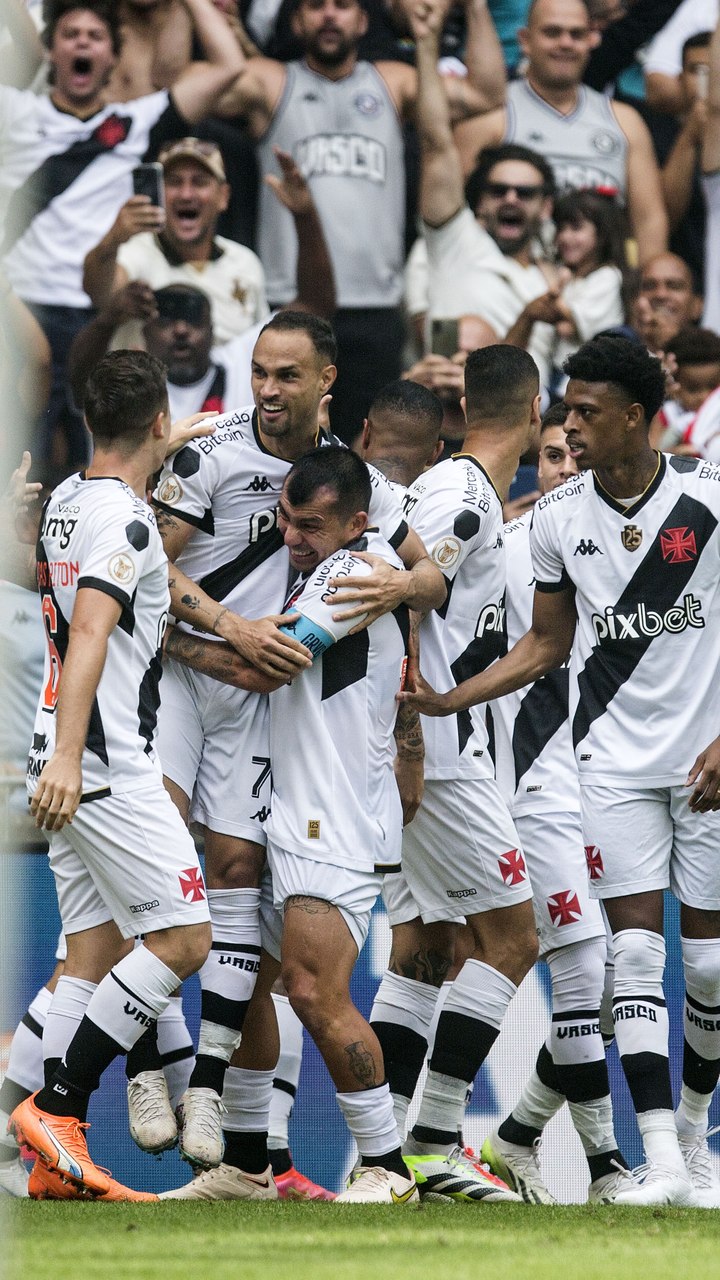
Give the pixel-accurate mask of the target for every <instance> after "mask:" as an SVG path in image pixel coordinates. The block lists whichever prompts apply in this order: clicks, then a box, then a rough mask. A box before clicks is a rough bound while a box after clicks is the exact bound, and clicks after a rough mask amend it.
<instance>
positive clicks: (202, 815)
mask: <svg viewBox="0 0 720 1280" xmlns="http://www.w3.org/2000/svg"><path fill="white" fill-rule="evenodd" d="M161 691H162V702H161V704H160V710H159V713H158V730H157V744H156V746H157V752H158V756H159V758H160V761H161V763H162V769H163V773H164V774H165V775H166V777H168V778H170V779H171V781H172V782H175V783H176V784H177V785H178V786H179V787H181V788H182V790H183V791H184V792H185V795H186V796H190V797H191V806H190V817H191V819H192V820H193V821H195V822H200V823H202V824H203V826H205V827H209V828H210V830H211V831H217V832H219V833H220V834H221V835H228V836H238V837H239V838H240V839H241V840H253V841H254V842H255V843H256V844H260V845H263V847H264V845H265V843H266V838H265V831H264V829H263V823H264V822H265V820H266V818H267V816H268V813H269V812H270V790H271V785H272V779H271V776H270V749H269V712H268V701H267V698H266V697H265V695H264V694H258V693H249V692H248V691H247V690H246V689H236V688H234V687H233V686H232V685H229V684H222V682H221V681H219V680H213V679H211V677H210V676H204V675H201V674H200V673H199V672H197V671H189V670H188V669H187V668H185V667H181V666H180V664H179V663H177V662H172V661H169V662H166V664H165V668H164V671H163V678H162V686H161Z"/></svg>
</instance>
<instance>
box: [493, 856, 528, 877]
mask: <svg viewBox="0 0 720 1280" xmlns="http://www.w3.org/2000/svg"><path fill="white" fill-rule="evenodd" d="M498 866H499V868H500V875H501V876H502V878H503V880H504V882H505V884H509V885H513V884H522V882H523V880H527V867H526V866H525V859H524V858H523V856H522V854H521V852H520V850H519V849H509V850H508V852H507V853H504V854H503V856H502V858H498Z"/></svg>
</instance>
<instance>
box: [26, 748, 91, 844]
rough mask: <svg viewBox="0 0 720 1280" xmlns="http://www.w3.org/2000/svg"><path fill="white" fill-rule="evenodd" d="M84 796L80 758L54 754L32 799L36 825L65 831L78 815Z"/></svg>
mask: <svg viewBox="0 0 720 1280" xmlns="http://www.w3.org/2000/svg"><path fill="white" fill-rule="evenodd" d="M81 796H82V770H81V768H80V761H79V760H75V759H72V760H69V759H68V758H67V757H65V756H59V755H57V754H55V755H53V756H51V758H50V759H49V760H48V762H47V764H46V765H45V768H44V769H43V771H42V773H41V774H40V778H39V780H38V784H37V787H36V789H35V794H34V795H33V797H32V799H31V800H30V812H31V814H32V816H33V817H34V819H35V825H36V826H38V827H40V828H44V829H45V830H46V831H61V830H62V828H63V827H64V826H65V823H66V822H72V820H73V818H74V817H75V813H76V811H77V807H78V805H79V804H80V797H81Z"/></svg>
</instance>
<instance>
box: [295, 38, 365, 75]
mask: <svg viewBox="0 0 720 1280" xmlns="http://www.w3.org/2000/svg"><path fill="white" fill-rule="evenodd" d="M356 50H357V42H356V41H355V40H351V39H350V38H349V37H348V36H339V38H338V42H337V44H336V45H335V46H334V47H333V48H332V49H327V48H326V47H325V46H324V45H322V44H321V43H320V41H319V39H318V38H317V36H312V37H310V39H307V38H306V40H305V54H306V56H307V54H310V56H311V58H312V60H313V62H316V63H317V64H318V65H319V66H321V67H327V68H328V70H329V71H332V70H333V68H334V67H339V66H341V65H342V63H343V62H345V60H346V59H347V58H348V57H349V56H350V54H352V53H355V52H356Z"/></svg>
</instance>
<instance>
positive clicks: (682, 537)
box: [660, 526, 697, 564]
mask: <svg viewBox="0 0 720 1280" xmlns="http://www.w3.org/2000/svg"><path fill="white" fill-rule="evenodd" d="M660 549H661V551H662V557H663V560H666V561H667V562H668V564H683V563H687V561H688V560H697V543H696V542H695V534H694V532H693V530H692V529H688V527H687V526H685V527H684V528H682V529H663V531H662V533H661V534H660Z"/></svg>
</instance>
